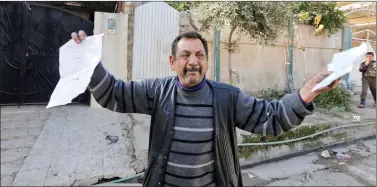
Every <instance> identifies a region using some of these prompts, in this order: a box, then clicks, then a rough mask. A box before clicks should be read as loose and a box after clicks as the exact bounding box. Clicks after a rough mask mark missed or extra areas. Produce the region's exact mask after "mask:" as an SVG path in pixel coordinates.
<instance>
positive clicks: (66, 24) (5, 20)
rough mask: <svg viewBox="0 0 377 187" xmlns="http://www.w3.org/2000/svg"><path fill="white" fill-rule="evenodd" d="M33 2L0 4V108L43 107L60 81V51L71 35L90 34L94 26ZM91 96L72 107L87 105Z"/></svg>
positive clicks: (86, 94)
mask: <svg viewBox="0 0 377 187" xmlns="http://www.w3.org/2000/svg"><path fill="white" fill-rule="evenodd" d="M31 3H32V2H0V76H1V79H0V93H1V96H0V97H1V98H0V100H1V104H2V105H15V104H17V105H22V104H46V103H48V101H49V99H50V96H51V94H52V92H53V90H54V88H55V86H56V84H57V83H58V81H59V48H60V46H62V45H63V44H64V43H66V42H67V41H69V40H70V33H71V32H73V31H76V32H77V31H78V30H79V29H82V30H85V31H87V32H88V34H89V35H91V34H93V33H92V32H93V23H92V22H90V21H89V20H86V19H84V18H81V17H79V16H77V15H74V14H73V13H70V12H68V11H65V10H62V9H58V8H54V7H50V6H43V5H33V4H31ZM89 102H90V93H89V92H88V91H86V92H85V93H83V94H81V95H79V96H78V97H77V98H75V99H74V100H73V103H83V104H89Z"/></svg>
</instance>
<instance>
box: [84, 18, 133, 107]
mask: <svg viewBox="0 0 377 187" xmlns="http://www.w3.org/2000/svg"><path fill="white" fill-rule="evenodd" d="M109 19H115V21H116V28H115V33H114V34H113V33H109V32H108V20H109ZM127 27H128V16H127V14H114V13H107V12H95V15H94V31H93V33H94V34H101V33H104V35H103V46H102V60H101V61H102V64H103V65H104V67H105V68H106V69H107V70H108V71H109V72H110V73H111V74H112V75H114V76H115V77H116V78H117V79H122V80H124V81H125V80H127ZM90 107H91V108H99V107H101V106H100V105H99V104H98V103H97V101H96V100H95V99H94V98H93V96H91V101H90Z"/></svg>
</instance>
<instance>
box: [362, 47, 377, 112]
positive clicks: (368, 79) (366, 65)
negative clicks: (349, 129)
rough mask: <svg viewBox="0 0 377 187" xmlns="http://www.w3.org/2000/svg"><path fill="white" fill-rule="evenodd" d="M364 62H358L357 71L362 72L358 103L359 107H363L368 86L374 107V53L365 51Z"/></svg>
mask: <svg viewBox="0 0 377 187" xmlns="http://www.w3.org/2000/svg"><path fill="white" fill-rule="evenodd" d="M365 56H366V59H365V62H363V63H361V64H360V68H359V71H360V72H361V73H362V78H361V82H362V85H361V86H362V88H361V95H360V105H359V108H364V107H365V100H366V99H367V94H368V88H369V89H370V92H372V96H373V99H374V105H373V106H374V107H376V61H375V60H374V53H373V52H367V54H366V55H365Z"/></svg>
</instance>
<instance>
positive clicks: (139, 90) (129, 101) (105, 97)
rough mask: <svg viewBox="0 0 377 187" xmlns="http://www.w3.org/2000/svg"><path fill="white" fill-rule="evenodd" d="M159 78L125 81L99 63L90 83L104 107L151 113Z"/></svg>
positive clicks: (91, 88) (93, 92)
mask: <svg viewBox="0 0 377 187" xmlns="http://www.w3.org/2000/svg"><path fill="white" fill-rule="evenodd" d="M157 81H158V79H146V80H141V81H129V82H123V81H122V80H117V79H115V77H114V76H113V75H111V74H110V73H109V72H108V71H106V69H105V68H104V67H103V65H102V64H101V63H99V64H98V66H97V67H96V69H95V70H94V73H93V75H92V78H91V81H90V83H89V86H88V87H89V91H90V92H91V93H92V94H93V96H94V98H95V100H96V101H97V102H98V103H99V104H100V105H101V106H102V107H104V108H107V109H109V110H111V111H115V112H120V113H142V114H150V112H151V111H152V104H153V98H154V93H155V92H154V91H153V90H154V89H153V88H154V87H156V86H155V84H156V82H157Z"/></svg>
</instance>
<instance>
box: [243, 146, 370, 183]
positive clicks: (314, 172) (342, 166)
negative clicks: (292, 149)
mask: <svg viewBox="0 0 377 187" xmlns="http://www.w3.org/2000/svg"><path fill="white" fill-rule="evenodd" d="M332 150H333V151H336V152H345V153H347V154H349V155H352V156H353V157H352V159H350V160H347V161H345V160H339V159H336V158H331V159H323V158H322V157H321V156H320V152H316V153H310V154H307V155H304V156H299V157H294V158H291V159H287V160H283V161H280V162H275V163H270V164H265V165H260V166H256V167H254V168H251V169H248V170H245V171H243V178H244V185H245V186H253V185H263V186H376V139H373V140H368V141H364V142H359V143H357V144H352V145H348V146H340V147H337V148H334V149H332ZM249 174H250V176H251V177H249Z"/></svg>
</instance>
